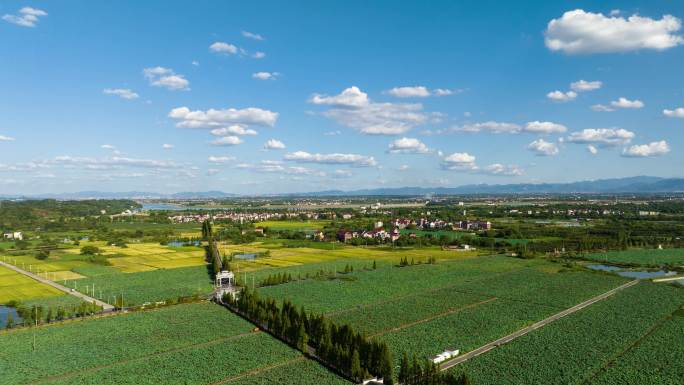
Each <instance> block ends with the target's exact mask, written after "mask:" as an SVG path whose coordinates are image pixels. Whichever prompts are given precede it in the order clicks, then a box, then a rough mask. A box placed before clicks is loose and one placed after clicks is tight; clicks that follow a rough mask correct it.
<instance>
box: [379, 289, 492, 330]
mask: <svg viewBox="0 0 684 385" xmlns="http://www.w3.org/2000/svg"><path fill="white" fill-rule="evenodd" d="M496 299H497V298H496V297H492V298H488V299H486V300H484V301H480V302H475V303H471V304H468V305H465V306H461V307H458V308H454V309H449V310H447V311H445V312H443V313H439V314H435V315H432V316H430V317H427V318H423V319H420V320H417V321H412V322H409V323H406V324H403V325H399V326H396V327H393V328H391V329H387V330H383V331H381V332H379V333H375V334H372V335H370V336H368V337H369V338H374V337H379V336H383V335H385V334H389V333H394V332H398V331H401V330H404V329H408V328H410V327H413V326H416V325H420V324H422V323H425V322H430V321H433V320H435V319H437V318H441V317H445V316H448V315H451V314H454V313H458V312H460V311H463V310H468V309H472V308H474V307H478V306H480V305H484V304H487V303H490V302H493V301H496Z"/></svg>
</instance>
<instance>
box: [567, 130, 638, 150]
mask: <svg viewBox="0 0 684 385" xmlns="http://www.w3.org/2000/svg"><path fill="white" fill-rule="evenodd" d="M633 138H634V133H633V132H631V131H627V130H625V129H624V128H586V129H584V130H582V131H578V132H573V133H571V134H570V135H569V136H568V137H567V138H566V139H565V140H567V141H568V142H572V143H582V144H594V145H599V146H603V147H606V146H617V145H625V144H628V143H629V142H631V141H632V139H633Z"/></svg>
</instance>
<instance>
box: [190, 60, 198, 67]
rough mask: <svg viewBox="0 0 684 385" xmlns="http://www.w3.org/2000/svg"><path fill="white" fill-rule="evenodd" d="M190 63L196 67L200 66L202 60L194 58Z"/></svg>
mask: <svg viewBox="0 0 684 385" xmlns="http://www.w3.org/2000/svg"><path fill="white" fill-rule="evenodd" d="M190 64H192V65H193V66H195V67H199V65H200V62H198V61H197V60H193V61H192V62H191V63H190Z"/></svg>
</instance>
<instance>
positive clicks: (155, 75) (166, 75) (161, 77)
mask: <svg viewBox="0 0 684 385" xmlns="http://www.w3.org/2000/svg"><path fill="white" fill-rule="evenodd" d="M143 74H144V75H145V79H147V80H148V81H149V82H150V85H152V86H154V87H163V88H166V89H168V90H172V91H176V90H184V91H188V90H190V88H189V86H190V82H189V81H188V80H187V79H186V78H185V77H184V76H183V75H178V74H176V73H175V72H173V70H172V69H170V68H164V67H149V68H145V69H143Z"/></svg>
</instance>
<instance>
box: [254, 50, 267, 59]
mask: <svg viewBox="0 0 684 385" xmlns="http://www.w3.org/2000/svg"><path fill="white" fill-rule="evenodd" d="M252 57H253V58H254V59H263V58H265V57H266V54H265V53H264V52H261V51H256V52H254V53H253V54H252Z"/></svg>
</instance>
